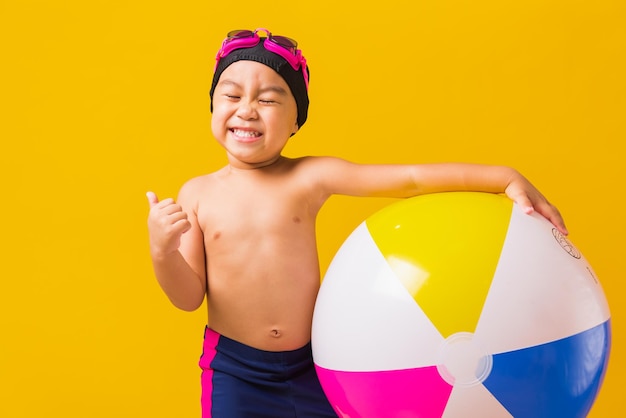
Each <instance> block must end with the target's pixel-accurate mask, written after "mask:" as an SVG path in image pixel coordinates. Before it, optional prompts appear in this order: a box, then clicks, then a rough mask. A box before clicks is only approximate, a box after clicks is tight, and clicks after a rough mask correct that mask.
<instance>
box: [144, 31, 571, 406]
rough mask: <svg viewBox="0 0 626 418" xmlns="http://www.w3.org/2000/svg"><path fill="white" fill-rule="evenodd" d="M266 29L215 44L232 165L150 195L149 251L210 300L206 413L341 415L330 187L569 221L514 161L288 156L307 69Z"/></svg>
mask: <svg viewBox="0 0 626 418" xmlns="http://www.w3.org/2000/svg"><path fill="white" fill-rule="evenodd" d="M258 31H259V30H257V31H235V32H236V33H231V34H229V35H230V36H229V38H227V39H226V40H225V41H224V44H223V46H222V49H221V50H220V52H219V53H218V64H217V66H216V71H215V75H214V80H213V85H212V88H211V100H212V112H213V116H212V121H211V128H212V132H213V135H214V137H215V139H216V140H217V141H218V142H219V144H220V145H221V146H222V147H223V148H224V150H225V151H226V156H227V160H228V163H227V165H226V166H224V167H223V168H222V169H220V170H218V171H216V172H214V173H211V174H207V175H204V176H200V177H197V178H194V179H192V180H190V181H188V182H187V183H185V184H184V185H183V187H182V188H181V190H180V193H179V196H178V199H177V201H174V200H173V199H165V200H162V201H159V200H158V199H157V197H156V195H155V194H154V193H151V192H150V193H149V194H148V199H149V202H150V206H151V209H150V214H149V217H148V225H149V232H150V248H151V256H152V260H153V265H154V271H155V275H156V277H157V280H158V282H159V284H160V285H161V287H162V288H163V290H164V292H165V293H166V295H167V296H168V297H169V299H170V300H171V302H172V303H173V304H174V305H175V306H177V307H179V308H181V309H184V310H190V311H191V310H195V309H197V308H198V307H200V306H201V304H202V302H203V300H204V298H205V297H206V299H207V306H208V318H209V320H208V325H207V327H206V330H205V340H204V351H203V355H202V357H201V360H200V365H201V367H202V369H203V374H202V385H203V394H202V404H203V416H204V417H211V416H212V417H228V418H237V417H246V418H249V417H272V418H277V417H331V416H336V414H335V412H334V411H333V410H332V408H331V407H330V405H329V404H328V401H327V400H326V398H325V396H324V394H323V392H322V390H321V387H320V385H319V382H318V381H317V377H316V376H315V371H314V368H313V362H312V356H311V349H310V338H311V320H312V315H313V308H314V304H315V299H316V296H317V291H318V289H319V284H320V268H319V261H318V255H317V244H316V237H315V221H316V217H317V214H318V212H319V210H320V209H321V207H322V205H323V204H324V203H325V202H326V201H327V199H328V198H329V197H330V196H332V195H335V194H340V195H350V196H387V197H398V198H403V197H409V196H416V195H420V194H425V193H436V192H444V191H463V190H472V191H481V192H490V193H506V194H507V195H508V196H509V197H510V198H511V199H513V200H515V201H516V202H517V203H518V204H520V205H521V206H522V207H523V208H525V210H526V211H527V212H531V211H533V210H536V211H537V212H539V213H541V214H542V215H544V216H545V217H547V218H548V219H549V220H551V221H552V222H553V223H554V224H555V225H556V226H557V228H559V229H560V230H561V232H563V233H566V230H565V226H564V223H563V220H562V218H561V216H560V214H559V212H558V210H557V209H556V208H555V207H554V206H552V205H551V204H550V203H549V202H548V201H547V200H546V199H545V198H544V197H543V196H542V194H541V193H540V192H539V191H538V190H537V189H536V188H535V187H533V186H532V184H531V183H530V182H528V180H526V179H525V178H524V177H523V176H522V175H521V174H520V173H518V172H517V171H516V170H514V169H511V168H508V167H502V166H484V165H475V164H452V163H451V164H428V165H382V164H381V165H362V164H355V163H351V162H348V161H345V160H343V159H339V158H334V157H302V158H295V159H291V158H286V157H284V156H283V155H282V150H283V148H284V147H285V145H286V144H287V141H288V140H289V138H290V137H291V136H292V135H293V134H295V133H296V132H297V131H298V129H300V128H301V127H302V125H303V124H304V122H305V121H306V117H307V110H308V104H309V101H308V76H309V74H308V67H307V66H306V61H305V60H304V58H303V57H302V54H301V51H300V50H298V49H297V46H296V45H295V42H294V41H291V40H289V39H288V38H283V37H273V36H271V34H270V33H269V32H268V31H265V32H266V33H267V37H266V38H261V37H259V36H258V33H257V32H258ZM260 31H264V30H260ZM289 41H291V42H292V43H291V44H290V43H289ZM290 45H291V46H290ZM281 48H282V49H281ZM283 50H284V51H283Z"/></svg>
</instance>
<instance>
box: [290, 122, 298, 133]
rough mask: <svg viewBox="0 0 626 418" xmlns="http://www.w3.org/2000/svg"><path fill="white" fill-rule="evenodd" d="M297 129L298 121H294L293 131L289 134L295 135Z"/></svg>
mask: <svg viewBox="0 0 626 418" xmlns="http://www.w3.org/2000/svg"><path fill="white" fill-rule="evenodd" d="M298 129H300V128H299V127H298V122H296V123H294V124H293V132H292V133H291V135H292V136H293V135H295V134H296V132H298Z"/></svg>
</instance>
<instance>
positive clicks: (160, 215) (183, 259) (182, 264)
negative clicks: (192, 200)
mask: <svg viewBox="0 0 626 418" xmlns="http://www.w3.org/2000/svg"><path fill="white" fill-rule="evenodd" d="M147 196H148V202H149V203H150V214H149V215H148V231H149V234H150V255H151V256H152V264H153V266H154V273H155V275H156V278H157V281H158V282H159V285H160V286H161V288H162V289H163V291H164V292H165V294H166V295H167V297H168V298H169V299H170V301H171V302H172V303H173V304H174V306H176V307H177V308H179V309H182V310H185V311H193V310H195V309H197V308H198V307H200V305H202V302H203V300H204V296H205V293H206V279H205V276H206V273H205V267H204V266H205V264H204V244H203V240H202V233H201V231H200V230H199V227H198V223H197V220H196V218H195V213H193V211H191V210H189V209H187V211H185V210H183V207H182V206H181V205H179V204H177V203H176V202H174V200H173V199H165V200H162V201H159V200H158V198H157V196H156V195H155V194H154V193H152V192H148V194H147ZM183 234H184V237H183ZM181 243H182V244H181ZM181 251H182V252H181ZM183 253H184V254H185V255H183Z"/></svg>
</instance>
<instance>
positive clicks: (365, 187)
mask: <svg viewBox="0 0 626 418" xmlns="http://www.w3.org/2000/svg"><path fill="white" fill-rule="evenodd" d="M319 162H320V164H322V167H320V169H319V171H318V172H320V173H322V174H321V181H322V183H323V186H322V187H324V188H325V190H326V191H327V193H328V194H345V195H351V196H381V197H411V196H417V195H421V194H428V193H438V192H454V191H477V192H488V193H506V195H507V196H508V197H509V198H511V199H512V200H514V201H515V202H516V203H517V204H519V205H520V206H521V207H522V209H523V210H524V211H525V212H526V213H530V212H532V211H535V210H536V211H537V212H538V213H540V214H541V215H543V216H544V217H546V218H547V219H548V220H550V221H551V222H552V223H553V224H554V225H555V226H556V227H557V228H558V229H559V230H560V231H561V232H562V233H564V234H567V229H566V228H565V223H564V222H563V219H562V217H561V215H560V213H559V211H558V210H557V208H556V207H554V206H553V205H552V204H550V203H549V202H548V200H547V199H546V198H545V197H544V196H543V195H542V194H541V193H540V192H539V190H537V188H535V187H534V186H533V185H532V184H531V183H530V182H529V181H528V180H527V179H526V178H525V177H524V176H522V175H521V174H520V173H519V172H518V171H516V170H515V169H513V168H510V167H505V166H493V165H481V164H465V163H442V164H415V165H404V164H393V165H367V164H355V163H351V162H348V161H345V160H342V159H337V158H331V157H322V158H320V160H319Z"/></svg>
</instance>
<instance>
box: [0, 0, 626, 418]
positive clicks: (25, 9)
mask: <svg viewBox="0 0 626 418" xmlns="http://www.w3.org/2000/svg"><path fill="white" fill-rule="evenodd" d="M625 5H626V3H625V2H624V1H622V0H614V1H611V0H595V1H588V2H583V1H578V0H574V1H572V0H555V1H550V0H529V1H516V2H512V1H502V0H485V1H469V0H457V1H455V0H430V1H426V0H417V1H415V0H405V1H401V0H386V1H381V2H375V3H373V4H372V3H369V2H361V4H359V3H357V2H340V1H336V0H333V1H328V0H317V1H305V2H297V1H288V2H287V1H280V0H274V1H271V2H258V1H247V0H240V1H222V2H217V1H186V0H183V1H179V2H173V1H154V0H152V1H148V0H136V1H131V0H123V1H122V0H108V1H104V0H92V1H78V0H67V1H62V0H56V1H45V0H13V1H10V0H0V39H1V41H0V42H1V44H0V60H1V65H0V75H1V77H0V80H1V81H0V98H1V100H2V109H1V112H0V118H1V120H0V139H1V141H2V142H1V143H2V151H1V152H0V170H2V171H1V173H0V175H1V177H0V179H1V182H2V183H1V185H2V203H1V204H0V211H1V212H0V222H1V223H2V227H1V231H2V232H1V234H2V235H1V237H2V251H0V257H1V259H0V260H1V263H0V269H1V275H2V276H1V281H0V313H1V315H0V417H7V418H18V417H44V416H59V417H65V418H74V417H76V418H84V417H90V418H96V417H133V418H135V417H196V416H199V400H198V399H199V393H200V388H199V369H198V368H197V365H196V363H197V360H198V357H199V355H200V348H201V338H202V327H203V325H204V321H205V312H204V310H200V311H198V312H194V313H191V314H190V313H184V312H181V311H177V310H176V309H175V308H173V307H172V306H170V304H169V302H168V301H167V300H166V297H165V296H164V295H163V293H162V292H161V290H160V289H159V287H158V285H157V283H156V281H155V280H154V278H153V277H152V272H151V265H150V261H149V257H148V246H147V233H146V224H145V219H146V214H147V202H146V199H145V192H146V191H147V190H149V189H152V190H154V191H155V192H157V193H158V194H159V195H160V196H161V197H166V196H174V195H175V194H176V193H177V191H178V188H179V187H180V185H181V184H182V183H183V182H184V181H185V180H186V179H188V178H190V177H193V176H196V175H199V174H202V173H205V172H208V171H212V170H214V169H216V168H218V167H221V166H222V165H223V164H224V163H225V158H224V155H223V152H222V150H221V149H220V148H219V147H218V146H217V145H216V144H215V143H214V141H213V140H212V138H211V133H210V129H209V119H210V114H209V101H208V97H207V96H208V94H207V92H208V90H209V86H210V81H211V71H212V68H213V64H214V60H213V58H214V54H215V52H216V50H217V48H218V47H219V45H220V42H221V40H222V39H223V36H224V34H225V33H226V32H227V31H228V30H230V29H235V28H254V27H257V26H266V27H268V28H270V29H272V31H273V32H274V33H277V34H285V35H287V36H291V37H293V38H296V39H298V41H299V42H300V45H301V46H302V48H303V50H304V53H305V55H306V57H307V59H308V60H309V63H310V66H311V92H310V97H311V102H312V104H311V108H310V113H309V120H308V122H307V124H306V125H304V127H303V129H302V130H301V131H300V132H299V133H298V134H297V135H296V136H295V137H294V138H293V139H292V140H291V143H290V145H289V146H288V148H287V150H286V153H287V154H288V155H292V156H295V155H301V154H317V155H321V154H333V155H338V156H342V157H345V158H348V159H351V160H354V161H359V162H386V163H387V162H392V163H407V162H434V161H447V160H455V161H472V162H481V163H498V164H507V165H512V166H514V167H516V168H518V169H519V170H520V171H521V172H523V173H524V174H525V175H527V176H528V177H529V178H530V179H531V180H532V181H533V182H534V183H535V184H536V185H537V186H538V187H539V188H540V189H541V190H542V191H543V192H544V193H545V194H546V195H547V196H548V197H549V198H550V199H551V200H552V201H553V202H554V203H555V204H556V205H557V206H558V207H559V208H560V209H561V211H562V212H563V214H564V216H565V218H566V221H567V223H568V226H569V228H570V230H571V239H572V241H573V242H574V243H575V244H576V245H577V246H578V247H579V249H580V250H582V252H583V254H585V256H586V258H587V259H588V260H589V261H590V263H591V264H592V265H593V266H594V269H595V270H596V273H597V275H598V276H599V278H600V280H601V281H602V283H603V286H604V289H605V291H606V294H607V297H608V299H609V303H610V306H611V309H612V317H613V335H614V337H613V351H612V355H611V360H610V363H609V370H608V373H607V376H606V380H605V384H604V386H603V388H602V391H601V393H600V395H599V397H598V399H597V403H596V405H595V407H594V409H593V411H592V414H591V416H592V417H613V416H619V415H620V414H621V413H623V407H622V404H623V397H624V392H625V386H626V385H625V383H624V382H625V381H626V340H625V337H624V335H625V331H626V329H625V325H624V318H626V304H625V303H623V302H622V300H621V299H622V297H623V296H622V295H623V294H624V291H625V285H624V283H625V281H624V265H623V264H622V262H623V261H624V250H625V246H624V241H623V240H624V236H625V232H626V221H625V220H624V215H623V212H624V210H623V205H622V201H623V200H624V197H623V185H624V184H623V183H624V180H626V178H625V175H624V169H623V166H624V157H625V156H626V153H625V152H624V146H623V143H624V140H625V139H626V125H625V122H624V120H625V115H626V103H625V97H626V88H625V87H626V82H625V74H626V68H625V67H626V65H625V63H626V58H625V57H626V29H625V28H626V25H625V24H624V22H625V21H626V20H625V19H626V6H625ZM215 203H216V204H219V202H215ZM387 203H388V200H386V199H354V198H344V197H341V198H340V197H337V198H333V199H332V200H331V201H330V202H329V204H328V205H327V207H326V208H325V209H324V210H323V212H322V213H321V215H320V221H319V228H318V229H319V237H320V239H319V246H320V255H321V263H322V268H323V269H324V270H325V268H326V266H327V265H328V263H329V261H330V259H331V258H332V255H333V254H334V252H335V251H336V250H337V248H338V247H339V245H340V244H341V243H342V242H343V240H344V239H345V237H346V236H347V235H348V234H349V232H350V231H352V229H353V228H354V227H355V226H356V225H357V224H358V223H359V222H360V221H361V220H362V219H363V218H365V217H366V216H367V215H369V214H370V213H372V212H373V211H375V210H376V209H378V208H380V207H382V206H383V205H385V204H387Z"/></svg>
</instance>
